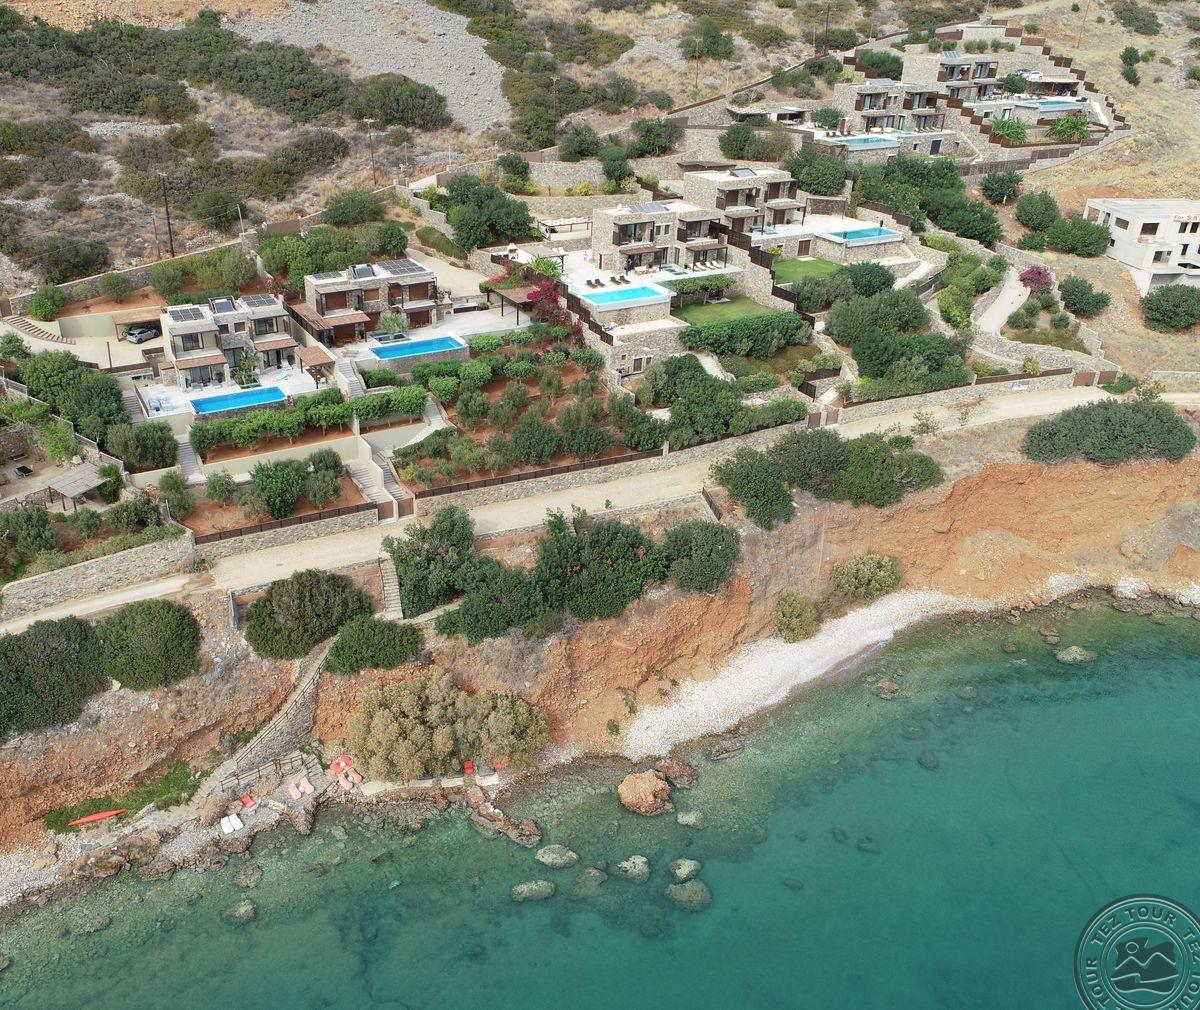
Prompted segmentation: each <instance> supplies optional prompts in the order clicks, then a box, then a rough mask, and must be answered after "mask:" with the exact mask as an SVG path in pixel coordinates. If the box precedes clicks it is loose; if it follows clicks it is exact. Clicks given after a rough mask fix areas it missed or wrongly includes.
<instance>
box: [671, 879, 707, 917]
mask: <svg viewBox="0 0 1200 1010" xmlns="http://www.w3.org/2000/svg"><path fill="white" fill-rule="evenodd" d="M667 897H668V898H670V899H671V901H673V902H674V903H675V904H676V905H677V906H678V907H679V908H682V909H683V910H684V911H685V912H702V911H704V909H706V908H708V906H709V905H711V904H712V892H711V891H710V890H709V889H708V885H707V884H706V883H704V881H703V880H687V881H684V882H683V883H682V884H668V885H667Z"/></svg>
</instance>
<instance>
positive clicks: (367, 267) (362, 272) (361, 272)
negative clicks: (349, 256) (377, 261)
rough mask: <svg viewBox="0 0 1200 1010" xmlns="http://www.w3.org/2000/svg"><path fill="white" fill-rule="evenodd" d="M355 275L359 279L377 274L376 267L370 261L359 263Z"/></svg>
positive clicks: (355, 268)
mask: <svg viewBox="0 0 1200 1010" xmlns="http://www.w3.org/2000/svg"><path fill="white" fill-rule="evenodd" d="M354 276H355V277H357V278H358V279H359V280H363V279H365V278H367V277H374V276H375V268H374V267H373V266H371V264H370V263H359V264H358V265H357V266H355V267H354Z"/></svg>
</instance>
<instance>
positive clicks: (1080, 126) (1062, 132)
mask: <svg viewBox="0 0 1200 1010" xmlns="http://www.w3.org/2000/svg"><path fill="white" fill-rule="evenodd" d="M1046 132H1047V133H1049V135H1050V136H1051V137H1053V138H1054V139H1055V140H1062V141H1066V142H1068V143H1078V142H1079V141H1081V140H1085V139H1087V137H1088V136H1089V135H1090V134H1091V126H1090V124H1089V122H1088V118H1087V116H1084V115H1082V114H1080V113H1072V114H1071V115H1069V116H1060V117H1059V118H1058V119H1056V120H1054V121H1053V122H1052V123H1051V124H1050V126H1049V128H1048V130H1047V131H1046Z"/></svg>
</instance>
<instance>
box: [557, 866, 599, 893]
mask: <svg viewBox="0 0 1200 1010" xmlns="http://www.w3.org/2000/svg"><path fill="white" fill-rule="evenodd" d="M607 879H608V874H607V873H605V872H604V871H603V870H598V869H596V867H594V866H589V867H588V868H587V869H586V870H583V871H582V872H581V873H580V874H579V876H577V877H576V878H575V879H574V881H572V883H571V890H570V891H568V892H567V897H568V898H569V899H570V900H571V901H582V900H584V899H587V898H594V897H596V895H598V894H599V893H600V885H601V884H603V883H604V882H605V881H606V880H607Z"/></svg>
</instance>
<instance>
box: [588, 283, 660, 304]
mask: <svg viewBox="0 0 1200 1010" xmlns="http://www.w3.org/2000/svg"><path fill="white" fill-rule="evenodd" d="M580 297H581V298H583V300H584V301H585V302H590V303H591V304H592V305H594V306H595V307H596V308H598V309H627V308H630V307H631V306H633V305H653V304H654V303H655V302H666V301H670V300H671V292H669V291H668V290H667V289H666V288H660V287H658V286H656V285H654V284H639V285H638V286H637V287H635V288H613V289H612V290H611V291H589V292H588V293H587V294H584V295H581V296H580Z"/></svg>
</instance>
